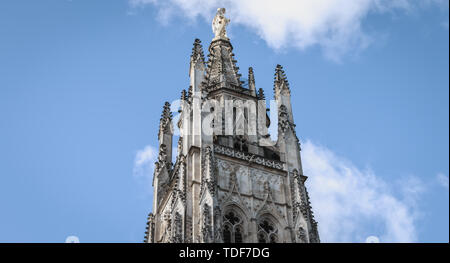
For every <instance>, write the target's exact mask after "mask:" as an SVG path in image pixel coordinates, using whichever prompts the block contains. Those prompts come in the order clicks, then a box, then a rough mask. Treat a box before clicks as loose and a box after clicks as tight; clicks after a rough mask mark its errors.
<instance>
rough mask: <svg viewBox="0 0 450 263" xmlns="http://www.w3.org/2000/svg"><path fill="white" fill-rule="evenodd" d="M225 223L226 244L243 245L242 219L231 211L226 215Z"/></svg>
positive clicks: (224, 237) (224, 235)
mask: <svg viewBox="0 0 450 263" xmlns="http://www.w3.org/2000/svg"><path fill="white" fill-rule="evenodd" d="M223 221H224V228H223V241H224V243H243V242H244V238H243V227H242V219H241V218H240V217H239V216H238V215H237V214H236V213H235V212H234V211H230V212H228V213H226V214H225V216H224V218H223Z"/></svg>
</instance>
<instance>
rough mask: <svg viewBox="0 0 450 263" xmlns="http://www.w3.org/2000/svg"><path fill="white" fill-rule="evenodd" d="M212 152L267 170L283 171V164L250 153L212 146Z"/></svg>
mask: <svg viewBox="0 0 450 263" xmlns="http://www.w3.org/2000/svg"><path fill="white" fill-rule="evenodd" d="M214 152H216V153H218V154H222V155H226V156H229V157H233V158H237V159H241V160H244V161H248V162H249V163H256V164H260V165H264V166H267V167H269V168H275V169H278V170H283V163H281V162H278V161H275V160H268V159H265V158H264V157H261V156H256V155H254V154H250V153H244V152H241V151H237V150H235V149H232V148H229V147H225V146H221V145H214Z"/></svg>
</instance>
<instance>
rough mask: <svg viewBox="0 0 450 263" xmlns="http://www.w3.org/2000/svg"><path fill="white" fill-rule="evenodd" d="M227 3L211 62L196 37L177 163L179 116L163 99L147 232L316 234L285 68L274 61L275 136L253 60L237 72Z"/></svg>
mask: <svg viewBox="0 0 450 263" xmlns="http://www.w3.org/2000/svg"><path fill="white" fill-rule="evenodd" d="M224 13H225V9H223V8H219V9H218V11H217V14H216V17H215V18H214V20H213V24H212V27H213V32H214V33H215V37H214V38H213V40H212V42H211V44H210V46H209V49H208V51H209V55H208V61H207V62H206V61H205V58H204V55H203V48H202V45H201V43H200V40H198V39H196V40H195V42H194V47H193V49H192V55H191V59H190V69H189V76H190V86H189V90H188V91H187V92H186V91H185V90H183V91H182V94H181V103H180V104H181V106H180V109H179V114H180V116H179V117H180V118H179V121H178V123H176V125H177V126H178V128H179V129H180V137H179V141H178V147H177V149H178V150H177V153H176V154H177V155H176V161H175V164H173V163H172V138H173V134H174V127H173V125H174V124H172V114H171V112H170V104H169V103H166V104H165V105H164V109H163V113H162V116H161V121H160V125H159V134H158V139H159V156H158V160H157V162H156V164H155V171H154V177H153V187H154V197H153V210H152V213H150V215H149V217H148V222H147V231H146V235H145V242H149V243H161V242H186V243H191V242H196V243H197V242H201V243H211V242H225V243H230V242H231V243H258V242H261V243H269V242H272V243H273V242H276V243H278V242H279V243H283V242H299V243H307V242H320V240H319V235H318V231H317V223H316V221H315V220H314V216H313V213H312V211H311V206H310V202H309V198H308V192H307V190H306V187H305V181H306V178H307V177H306V176H304V175H303V171H302V164H301V158H300V143H299V140H298V138H297V135H296V132H295V124H294V118H293V116H292V104H291V93H290V88H289V83H288V81H287V78H286V75H285V73H284V71H283V68H282V67H281V66H280V65H277V66H276V69H275V79H274V99H275V101H276V103H275V104H276V108H277V109H275V110H276V111H277V116H278V139H277V140H276V141H273V140H272V139H271V137H270V135H269V133H268V129H267V128H268V127H269V125H270V118H269V116H268V114H267V113H266V111H267V110H266V101H265V96H264V93H263V90H262V89H259V90H258V91H257V89H256V84H255V76H254V72H253V69H252V68H249V70H248V81H247V82H246V83H244V82H243V81H241V75H240V74H239V68H238V67H237V66H236V60H235V59H234V54H233V46H232V45H231V43H230V40H229V39H228V37H227V36H226V25H227V24H228V23H229V20H228V19H227V18H226V17H225V16H224Z"/></svg>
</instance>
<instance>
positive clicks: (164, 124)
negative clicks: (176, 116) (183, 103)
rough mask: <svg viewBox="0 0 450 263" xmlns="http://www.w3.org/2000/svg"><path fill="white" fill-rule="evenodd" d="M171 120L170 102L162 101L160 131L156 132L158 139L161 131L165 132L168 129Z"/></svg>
mask: <svg viewBox="0 0 450 263" xmlns="http://www.w3.org/2000/svg"><path fill="white" fill-rule="evenodd" d="M171 122H172V112H171V111H170V103H169V102H167V101H166V103H164V107H163V111H162V114H161V119H160V120H159V130H160V132H159V133H158V139H159V138H160V135H161V132H162V133H167V132H169V131H170V124H171Z"/></svg>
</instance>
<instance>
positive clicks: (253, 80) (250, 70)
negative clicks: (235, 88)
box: [248, 67, 255, 82]
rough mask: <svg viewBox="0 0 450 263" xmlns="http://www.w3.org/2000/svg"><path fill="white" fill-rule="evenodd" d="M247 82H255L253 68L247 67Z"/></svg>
mask: <svg viewBox="0 0 450 263" xmlns="http://www.w3.org/2000/svg"><path fill="white" fill-rule="evenodd" d="M248 82H255V75H254V74H253V68H252V67H249V68H248Z"/></svg>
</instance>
